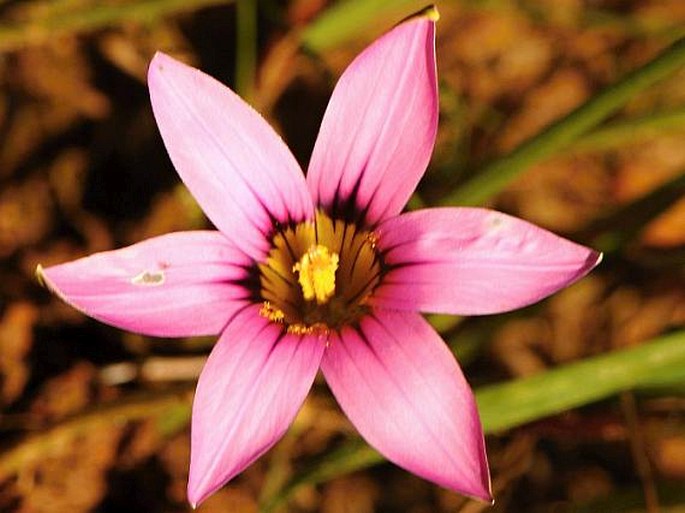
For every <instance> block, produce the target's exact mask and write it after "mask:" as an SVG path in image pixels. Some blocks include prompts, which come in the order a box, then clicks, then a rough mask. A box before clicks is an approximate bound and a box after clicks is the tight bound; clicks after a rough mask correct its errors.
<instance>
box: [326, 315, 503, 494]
mask: <svg viewBox="0 0 685 513" xmlns="http://www.w3.org/2000/svg"><path fill="white" fill-rule="evenodd" d="M321 369H322V370H323V373H324V376H325V377H326V381H327V382H328V384H329V386H330V388H331V390H332V391H333V394H334V395H335V397H336V398H337V400H338V402H339V404H340V406H341V408H342V409H343V411H344V412H345V413H346V414H347V416H348V417H349V418H350V420H351V421H352V423H353V424H354V425H355V426H356V427H357V429H358V430H359V432H360V433H361V435H362V436H363V437H364V438H365V439H366V441H367V442H369V444H371V445H372V446H373V447H375V448H376V449H377V450H378V451H380V452H381V453H382V454H383V455H385V456H386V457H387V458H388V459H389V460H390V461H392V462H394V463H396V464H397V465H399V466H401V467H403V468H405V469H407V470H409V471H411V472H413V473H415V474H417V475H419V476H421V477H423V478H425V479H428V480H430V481H433V482H435V483H437V484H439V485H440V486H443V487H445V488H449V489H451V490H454V491H457V492H459V493H462V494H464V495H468V496H471V497H476V498H479V499H482V500H486V501H490V500H491V498H492V497H491V492H490V478H489V471H488V464H487V459H486V454H485V444H484V441H483V432H482V428H481V425H480V420H479V418H478V412H477V410H476V404H475V401H474V398H473V394H472V392H471V389H470V388H469V385H468V383H467V382H466V380H465V379H464V376H463V374H462V373H461V370H460V369H459V366H458V365H457V362H456V360H455V359H454V356H453V355H452V353H451V352H450V351H449V349H448V348H447V346H446V345H445V343H444V342H443V341H442V340H441V339H440V337H439V336H438V334H437V333H435V331H434V330H433V329H432V328H431V327H430V326H429V325H428V323H427V322H426V321H425V320H424V319H423V318H422V317H421V316H420V315H419V314H417V313H408V312H407V313H398V312H390V311H384V310H375V311H374V312H373V313H372V314H371V315H369V316H367V317H365V318H364V319H363V320H362V321H361V323H360V326H359V327H358V328H353V327H346V328H344V329H343V330H342V331H341V333H340V334H339V335H334V336H332V337H331V341H330V345H329V347H328V349H327V350H326V353H325V355H324V358H323V360H322V363H321Z"/></svg>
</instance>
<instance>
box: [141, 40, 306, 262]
mask: <svg viewBox="0 0 685 513" xmlns="http://www.w3.org/2000/svg"><path fill="white" fill-rule="evenodd" d="M148 84H149V87H150V99H151V101H152V110H153V112H154V114H155V118H156V120H157V125H158V126H159V131H160V132H161V134H162V138H163V139H164V143H165V145H166V148H167V151H168V152H169V156H170V157H171V161H172V162H173V163H174V166H175V167H176V170H177V171H178V173H179V175H181V178H182V179H183V181H184V182H185V184H186V185H187V186H188V188H189V189H190V191H191V192H192V194H193V196H195V198H196V199H197V201H198V202H199V203H200V205H201V206H202V208H203V210H204V211H205V213H206V214H207V216H208V217H209V219H210V220H211V221H212V222H213V223H214V224H215V225H216V227H217V228H219V230H221V231H222V232H223V233H224V235H226V237H228V238H229V239H231V240H232V241H233V242H235V243H236V245H237V246H239V247H240V248H241V249H243V250H244V251H245V252H246V253H247V254H249V255H250V256H251V257H253V258H254V259H256V260H259V259H261V258H263V256H264V255H265V254H266V252H267V251H268V241H267V235H269V232H270V230H271V228H272V226H273V223H274V221H277V222H280V223H283V224H286V223H288V222H291V221H292V222H299V221H302V220H304V219H311V218H312V217H313V214H312V213H313V207H312V200H311V197H310V195H309V193H308V191H307V187H306V184H305V180H304V175H303V174H302V170H301V169H300V167H299V165H298V164H297V162H296V161H295V158H294V157H293V156H292V154H291V153H290V150H288V148H287V147H286V145H285V144H284V143H283V141H282V140H281V138H280V137H279V136H278V135H277V134H276V133H275V132H274V131H273V129H272V128H271V127H270V126H269V125H268V123H266V121H264V119H263V118H262V117H261V116H260V115H259V114H258V113H257V112H256V111H254V110H253V109H252V108H251V107H250V106H249V105H247V104H246V103H245V102H244V101H243V100H241V99H240V97H239V96H238V95H236V94H235V93H234V92H233V91H231V90H230V89H229V88H228V87H226V86H224V85H222V84H221V83H219V82H218V81H216V80H215V79H213V78H211V77H210V76H208V75H206V74H204V73H202V72H201V71H199V70H196V69H194V68H191V67H190V66H186V65H185V64H182V63H180V62H178V61H176V60H174V59H172V58H171V57H169V56H167V55H164V54H162V53H157V54H156V55H155V57H154V59H153V60H152V62H151V63H150V69H149V72H148Z"/></svg>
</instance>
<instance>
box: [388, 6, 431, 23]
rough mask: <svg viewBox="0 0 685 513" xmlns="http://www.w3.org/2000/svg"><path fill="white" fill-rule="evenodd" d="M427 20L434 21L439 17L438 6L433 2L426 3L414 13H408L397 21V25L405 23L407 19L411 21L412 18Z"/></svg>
mask: <svg viewBox="0 0 685 513" xmlns="http://www.w3.org/2000/svg"><path fill="white" fill-rule="evenodd" d="M422 19H425V20H428V21H432V22H436V21H438V20H439V19H440V12H439V11H438V7H437V6H436V5H435V4H431V5H428V6H426V7H424V8H423V9H421V10H420V11H416V12H415V13H414V14H410V15H409V16H407V17H406V18H404V19H403V20H402V21H401V22H399V23H398V25H402V24H403V23H406V22H408V21H413V20H422Z"/></svg>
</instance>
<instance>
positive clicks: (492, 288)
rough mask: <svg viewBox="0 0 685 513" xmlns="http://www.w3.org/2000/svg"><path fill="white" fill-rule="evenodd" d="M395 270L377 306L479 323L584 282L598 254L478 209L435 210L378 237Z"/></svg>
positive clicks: (391, 225)
mask: <svg viewBox="0 0 685 513" xmlns="http://www.w3.org/2000/svg"><path fill="white" fill-rule="evenodd" d="M377 235H378V248H379V250H380V251H381V252H382V254H383V256H384V260H385V264H386V265H387V267H388V268H389V269H390V270H389V272H388V273H387V274H386V275H385V276H384V277H383V279H382V283H381V286H380V287H379V288H378V289H377V290H376V291H375V293H374V302H375V304H377V305H379V306H384V307H387V308H395V309H402V310H420V311H428V312H439V313H451V314H461V315H482V314H492V313H498V312H505V311H508V310H513V309H516V308H521V307H523V306H526V305H529V304H531V303H535V302H536V301H539V300H541V299H542V298H544V297H546V296H548V295H550V294H552V293H554V292H556V291H557V290H559V289H561V288H563V287H565V286H567V285H569V284H571V283H573V282H574V281H576V280H578V279H579V278H581V277H582V276H584V275H585V274H587V273H588V272H589V271H590V270H591V269H592V268H593V267H594V266H595V265H597V264H598V263H599V261H600V260H601V254H600V253H597V252H595V251H593V250H592V249H589V248H586V247H584V246H580V245H578V244H575V243H573V242H571V241H569V240H566V239H563V238H561V237H559V236H557V235H554V234H553V233H551V232H548V231H547V230H543V229H542V228H539V227H537V226H535V225H533V224H530V223H528V222H526V221H523V220H521V219H517V218H515V217H511V216H508V215H506V214H502V213H500V212H495V211H492V210H487V209H481V208H438V209H426V210H421V211H417V212H412V213H409V214H403V215H401V216H399V217H396V218H394V219H388V220H387V221H385V222H384V223H383V224H382V225H381V226H379V227H378V230H377Z"/></svg>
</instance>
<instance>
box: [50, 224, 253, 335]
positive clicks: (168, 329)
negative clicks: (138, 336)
mask: <svg viewBox="0 0 685 513" xmlns="http://www.w3.org/2000/svg"><path fill="white" fill-rule="evenodd" d="M247 264H248V262H247V257H246V256H245V255H244V254H243V253H242V252H240V251H239V250H237V249H236V248H235V247H234V246H233V245H232V244H231V243H230V242H229V241H228V240H226V238H225V237H224V236H223V235H222V234H221V233H219V232H215V231H195V232H178V233H169V234H167V235H162V236H160V237H155V238H152V239H148V240H145V241H143V242H139V243H137V244H134V245H132V246H129V247H127V248H123V249H117V250H114V251H107V252H103V253H96V254H94V255H91V256H88V257H85V258H81V259H78V260H75V261H73V262H68V263H66V264H61V265H56V266H53V267H48V268H46V269H42V268H39V269H38V273H39V277H40V278H41V279H43V280H44V282H45V284H46V286H47V287H48V288H50V289H51V290H52V291H53V292H55V293H56V294H57V295H59V296H60V297H61V298H62V299H63V300H65V301H66V302H67V303H69V304H71V305H72V306H74V307H75V308H77V309H79V310H81V311H82V312H84V313H85V314H87V315H89V316H91V317H94V318H96V319H98V320H100V321H102V322H105V323H107V324H111V325H113V326H117V327H119V328H123V329H125V330H128V331H134V332H137V333H143V334H146V335H155V336H162V337H185V336H194V335H213V334H216V333H219V332H220V331H221V330H222V329H223V327H224V326H225V325H226V323H227V322H228V319H229V318H230V316H231V314H232V313H233V312H234V311H235V310H236V309H238V308H240V307H241V306H243V305H244V304H245V302H246V301H247V300H248V298H249V291H247V290H246V289H245V287H243V286H242V285H240V284H239V281H240V280H242V279H244V278H245V277H246V275H247V271H246V267H245V266H246V265H247Z"/></svg>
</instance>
